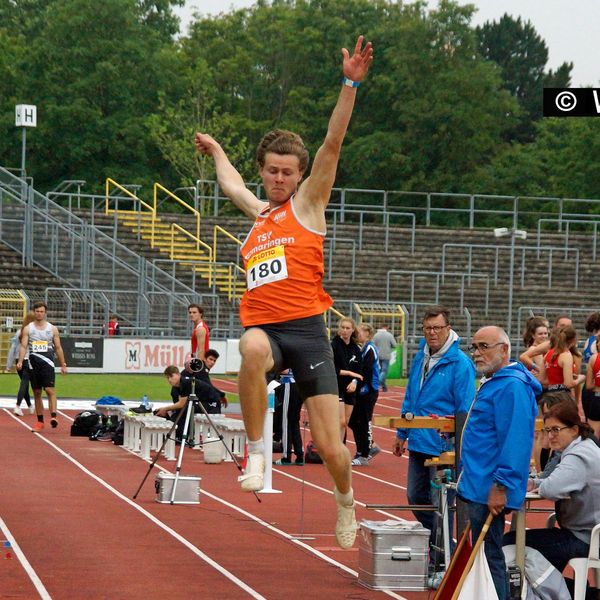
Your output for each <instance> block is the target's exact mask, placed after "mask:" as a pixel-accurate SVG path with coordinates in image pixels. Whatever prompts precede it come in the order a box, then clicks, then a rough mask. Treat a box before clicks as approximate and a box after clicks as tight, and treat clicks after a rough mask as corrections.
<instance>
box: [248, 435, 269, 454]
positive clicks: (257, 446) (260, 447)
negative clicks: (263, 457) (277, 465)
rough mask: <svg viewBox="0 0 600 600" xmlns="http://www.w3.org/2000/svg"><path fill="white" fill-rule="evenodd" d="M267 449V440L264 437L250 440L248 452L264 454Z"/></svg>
mask: <svg viewBox="0 0 600 600" xmlns="http://www.w3.org/2000/svg"><path fill="white" fill-rule="evenodd" d="M264 451H265V442H264V440H263V438H260V439H258V440H256V441H255V442H252V441H250V440H248V454H263V453H264Z"/></svg>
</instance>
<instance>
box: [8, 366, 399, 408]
mask: <svg viewBox="0 0 600 600" xmlns="http://www.w3.org/2000/svg"><path fill="white" fill-rule="evenodd" d="M218 377H219V378H220V379H228V378H230V377H228V376H223V375H219V376H218ZM233 379H235V378H233ZM387 383H388V385H401V386H405V385H406V379H388V380H387ZM18 387H19V378H18V377H17V375H16V374H15V373H2V374H0V396H16V394H17V389H18ZM56 393H57V395H58V397H59V398H90V399H93V400H97V399H98V398H101V397H102V396H116V397H117V398H120V399H121V400H140V399H141V397H142V396H143V395H144V394H147V396H148V398H149V400H150V401H151V402H161V401H165V402H166V401H170V400H171V388H170V386H169V384H168V383H167V380H166V379H165V377H164V376H163V375H154V374H139V375H138V374H136V375H134V374H132V373H124V374H107V375H103V374H96V373H93V374H88V375H83V374H80V373H71V374H69V375H66V376H64V377H63V376H62V375H60V374H57V375H56ZM227 398H228V400H229V401H230V402H237V401H238V400H237V395H236V394H231V393H228V394H227Z"/></svg>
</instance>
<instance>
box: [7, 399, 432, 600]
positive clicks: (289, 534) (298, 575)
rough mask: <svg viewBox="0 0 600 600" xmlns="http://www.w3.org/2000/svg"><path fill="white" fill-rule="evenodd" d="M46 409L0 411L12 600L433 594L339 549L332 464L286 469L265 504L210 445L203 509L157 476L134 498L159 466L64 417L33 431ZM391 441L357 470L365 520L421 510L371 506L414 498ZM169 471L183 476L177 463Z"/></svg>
mask: <svg viewBox="0 0 600 600" xmlns="http://www.w3.org/2000/svg"><path fill="white" fill-rule="evenodd" d="M401 397H402V393H401V391H400V390H395V391H392V392H390V393H387V394H382V396H381V398H380V401H379V403H378V409H377V410H378V413H379V414H398V413H399V410H400V402H401ZM34 418H35V417H33V416H30V415H27V416H25V417H23V418H17V417H15V416H14V415H12V413H11V412H9V411H8V410H0V453H1V456H2V467H1V473H2V477H1V482H2V493H1V495H0V519H1V520H0V538H1V539H3V540H8V541H9V543H12V548H6V547H5V548H3V553H2V557H0V598H16V599H25V598H26V599H32V598H52V599H55V600H61V599H70V600H71V599H73V598H75V599H86V600H87V599H91V600H93V599H104V598H111V599H118V600H121V599H123V600H128V599H136V600H137V599H150V600H151V599H154V598H156V599H158V598H169V599H182V600H183V599H186V600H187V599H193V598H200V597H202V598H209V599H212V598H214V599H229V598H231V599H238V598H246V597H250V598H268V599H291V600H294V599H298V600H300V599H306V598H311V599H312V598H319V599H320V598H327V599H353V600H363V599H364V600H370V599H375V598H384V597H391V598H406V599H407V600H413V599H414V600H417V599H419V600H420V599H425V598H430V597H433V592H391V591H373V590H369V589H366V588H365V587H363V586H361V585H360V584H359V583H358V581H357V569H358V550H357V548H353V549H351V550H345V551H344V550H340V549H339V548H337V546H336V545H335V538H334V535H333V527H334V523H335V505H334V502H333V497H332V494H331V483H330V480H329V477H328V476H327V473H326V472H325V469H324V468H323V467H322V466H320V465H306V466H304V467H297V466H293V467H275V468H274V470H273V487H274V488H275V489H277V490H281V492H282V493H281V494H264V495H260V497H261V500H262V502H261V503H258V502H257V500H256V498H255V497H254V496H253V495H252V494H244V493H242V492H240V491H239V485H238V483H237V475H238V472H237V469H236V468H235V466H234V465H232V464H231V463H221V464H217V465H206V464H204V463H203V462H202V460H201V453H200V452H199V451H197V450H186V451H185V453H184V460H183V469H182V474H184V475H196V476H200V477H202V481H201V501H200V504H199V505H174V506H171V505H168V504H159V503H157V502H156V501H155V492H154V477H155V475H154V473H151V474H150V476H149V477H148V480H147V481H146V484H145V486H144V487H143V488H142V491H141V492H140V494H139V496H138V498H137V500H135V501H133V500H132V495H133V493H134V492H135V490H136V489H137V487H138V485H139V483H140V482H141V480H142V478H143V477H144V475H145V474H146V472H147V470H148V463H147V462H145V461H143V460H141V459H140V458H139V457H138V456H137V455H134V454H132V453H130V452H128V451H126V450H124V449H123V448H121V447H117V446H114V445H113V444H111V443H105V442H91V441H89V440H87V438H80V437H79V438H77V437H70V436H69V426H70V421H69V420H68V415H65V414H64V413H63V414H62V415H61V419H60V426H59V428H58V429H56V430H52V429H50V428H47V429H45V430H44V431H43V433H42V434H34V433H31V431H30V427H31V425H32V424H33V422H34ZM309 437H310V432H309V431H306V432H305V439H306V440H307V439H308V438H309ZM393 437H394V432H393V431H387V430H383V429H379V428H378V429H377V431H376V439H377V442H378V443H379V445H380V446H381V447H382V449H383V451H382V452H381V453H380V454H379V455H378V456H377V457H376V458H375V459H374V460H373V461H372V462H371V464H370V465H369V466H368V467H366V468H355V469H354V483H353V485H354V490H355V497H356V500H357V502H358V503H359V508H358V514H357V517H358V519H359V520H360V519H365V518H366V519H376V520H383V519H387V518H394V517H397V516H399V517H403V518H407V519H412V515H411V514H410V513H399V512H394V513H391V512H390V513H382V512H380V511H371V510H367V509H366V508H364V505H365V504H371V503H386V504H387V503H405V502H406V495H405V489H404V487H403V486H405V482H406V466H407V462H406V459H404V458H402V459H399V458H396V457H394V456H392V455H391V453H390V452H389V448H390V447H391V444H392V440H393ZM349 446H350V450H351V452H353V451H354V447H353V444H352V442H349ZM157 467H160V468H164V469H166V470H168V471H171V472H173V471H174V468H175V464H174V463H173V462H167V461H162V460H161V461H159V463H158V465H157ZM155 471H156V472H158V471H157V469H155ZM301 538H309V539H301ZM357 546H358V544H357Z"/></svg>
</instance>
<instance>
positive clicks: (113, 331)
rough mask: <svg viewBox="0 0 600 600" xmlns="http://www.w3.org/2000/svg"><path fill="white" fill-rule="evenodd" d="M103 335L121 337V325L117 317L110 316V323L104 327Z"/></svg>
mask: <svg viewBox="0 0 600 600" xmlns="http://www.w3.org/2000/svg"><path fill="white" fill-rule="evenodd" d="M102 335H107V336H109V337H110V336H113V335H121V326H120V325H119V317H117V315H110V318H109V319H108V323H107V324H106V325H102Z"/></svg>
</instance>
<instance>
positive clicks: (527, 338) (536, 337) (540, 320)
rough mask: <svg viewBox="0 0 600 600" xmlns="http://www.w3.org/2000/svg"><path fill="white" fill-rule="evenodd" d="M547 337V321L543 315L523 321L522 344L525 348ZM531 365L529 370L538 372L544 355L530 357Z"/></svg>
mask: <svg viewBox="0 0 600 600" xmlns="http://www.w3.org/2000/svg"><path fill="white" fill-rule="evenodd" d="M547 339H548V321H547V320H546V319H544V317H529V319H527V322H526V323H525V331H523V345H524V346H525V349H526V350H527V349H528V348H531V347H532V346H539V345H540V344H542V343H544V342H545V341H546V340H547ZM532 360H533V366H532V368H531V369H529V370H530V371H533V372H534V374H536V375H537V374H539V373H540V371H541V368H542V365H543V363H544V357H543V356H541V355H538V356H534V357H533V358H532Z"/></svg>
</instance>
